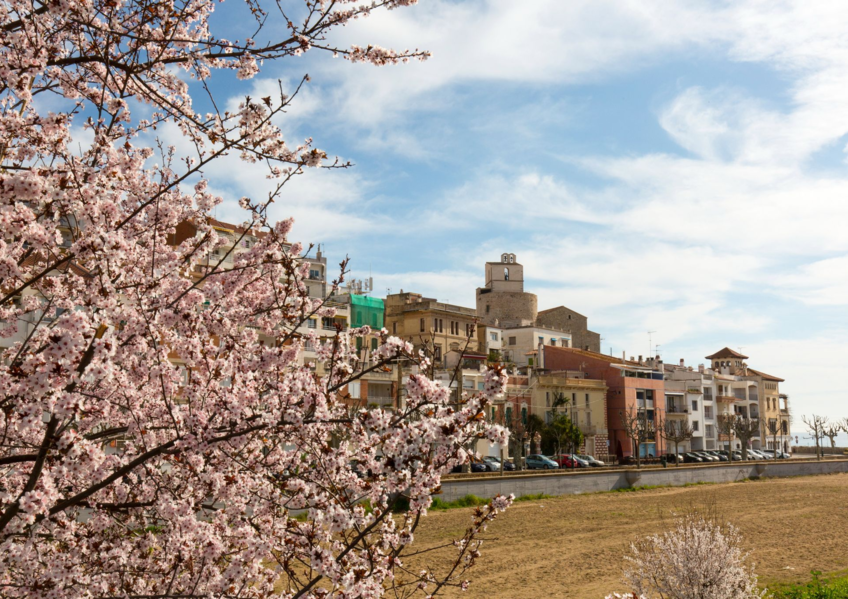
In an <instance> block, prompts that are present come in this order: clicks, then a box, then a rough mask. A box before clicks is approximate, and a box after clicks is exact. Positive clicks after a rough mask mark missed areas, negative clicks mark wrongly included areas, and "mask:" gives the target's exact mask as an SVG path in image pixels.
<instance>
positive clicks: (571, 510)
mask: <svg viewBox="0 0 848 599" xmlns="http://www.w3.org/2000/svg"><path fill="white" fill-rule="evenodd" d="M711 506H712V507H713V508H715V509H716V510H717V511H718V514H719V516H720V517H721V518H722V519H723V520H725V521H728V522H730V523H732V524H734V525H735V526H737V527H738V528H739V529H740V531H741V533H742V535H743V539H744V544H745V547H746V549H747V550H748V551H750V553H751V557H750V558H749V559H750V560H751V561H752V562H753V563H755V571H756V572H757V574H758V575H759V578H760V583H761V584H762V585H763V586H768V585H771V584H774V583H792V582H801V581H806V580H808V579H809V575H810V571H811V570H821V571H823V572H836V571H841V570H845V569H846V568H848V474H832V475H823V476H804V477H794V478H782V479H767V480H760V481H745V482H738V483H728V484H720V485H701V486H693V487H684V488H664V489H653V490H643V491H636V492H629V493H599V494H592V495H574V496H566V497H557V498H552V499H544V500H541V501H531V502H525V503H517V504H515V505H514V506H513V507H512V508H510V509H509V510H508V511H507V512H506V513H505V514H502V515H501V516H500V517H499V518H498V520H496V521H495V522H494V523H493V524H492V525H491V526H490V527H489V530H488V532H487V535H486V538H487V539H489V540H487V541H486V543H484V545H483V548H482V552H483V557H482V558H481V560H480V561H479V562H478V564H477V566H476V567H475V568H473V569H472V570H471V571H470V574H469V578H471V580H472V584H471V587H470V589H469V590H468V591H467V592H466V593H460V592H458V591H455V592H454V591H448V592H447V593H446V594H445V596H448V597H451V596H462V597H467V598H472V597H473V598H476V597H485V598H487V599H491V598H494V597H505V598H510V599H512V598H515V599H518V598H524V597H527V598H534V599H535V598H554V597H557V598H558V597H578V598H581V599H583V598H587V599H588V598H595V597H604V594H605V593H608V592H611V591H615V590H618V591H623V590H626V589H625V587H624V585H623V584H622V582H621V570H622V565H623V560H622V556H623V555H624V554H625V553H626V552H627V550H628V547H629V544H630V542H631V541H633V540H635V539H637V538H640V537H642V536H645V535H649V534H653V533H657V532H662V531H663V530H666V529H667V528H668V527H669V526H670V524H671V520H672V519H673V517H674V515H675V514H678V513H681V512H684V511H687V510H691V509H693V508H695V509H706V508H709V507H711ZM470 512H471V510H470V509H454V510H448V511H445V512H432V513H431V514H430V515H429V516H428V517H427V518H426V519H425V522H424V524H423V525H422V527H421V528H419V530H418V533H417V534H416V537H415V544H416V548H423V547H426V546H432V545H436V544H439V543H440V542H445V541H446V540H448V539H451V538H457V537H459V536H460V535H461V534H462V533H463V532H464V530H465V528H466V527H467V526H468V524H469V523H470ZM425 555H426V556H427V560H429V561H428V563H432V564H434V565H435V564H437V563H439V562H443V560H446V559H447V554H445V553H435V552H434V553H428V554H425Z"/></svg>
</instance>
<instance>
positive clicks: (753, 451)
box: [748, 449, 766, 460]
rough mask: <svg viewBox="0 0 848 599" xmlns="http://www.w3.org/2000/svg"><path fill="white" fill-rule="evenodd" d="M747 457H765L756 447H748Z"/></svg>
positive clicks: (759, 458)
mask: <svg viewBox="0 0 848 599" xmlns="http://www.w3.org/2000/svg"><path fill="white" fill-rule="evenodd" d="M748 459H749V460H764V459H766V456H764V455H763V454H761V453H760V452H759V451H757V450H756V449H749V450H748Z"/></svg>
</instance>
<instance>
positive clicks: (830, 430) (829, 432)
mask: <svg viewBox="0 0 848 599" xmlns="http://www.w3.org/2000/svg"><path fill="white" fill-rule="evenodd" d="M841 432H842V427H841V426H840V425H839V424H838V423H836V422H834V423H831V424H828V425H827V426H824V427H823V428H822V438H824V437H827V438H828V440H829V441H830V448H831V449H832V450H834V451H833V452H832V453H836V451H835V450H836V437H838V436H839V433H841ZM822 453H824V451H822Z"/></svg>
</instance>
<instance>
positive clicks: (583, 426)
mask: <svg viewBox="0 0 848 599" xmlns="http://www.w3.org/2000/svg"><path fill="white" fill-rule="evenodd" d="M530 392H531V406H532V407H531V410H532V413H533V414H537V415H539V416H541V417H542V418H543V419H544V421H545V422H550V421H551V420H553V417H554V415H555V414H557V413H561V414H567V415H568V416H569V417H570V418H571V420H572V422H575V423H576V424H577V425H578V426H579V427H580V430H581V431H583V435H584V437H585V442H584V444H585V449H584V450H583V451H584V452H585V453H587V454H589V455H592V456H595V457H598V458H600V459H601V460H603V461H606V458H607V456H608V454H609V448H608V445H607V439H608V438H609V437H608V436H607V402H606V398H607V385H606V383H605V382H604V381H602V380H596V379H588V378H585V377H584V376H583V373H581V372H579V371H578V372H574V371H561V372H550V373H547V372H540V373H537V374H534V375H533V376H532V377H531V378H530ZM563 402H564V403H563ZM558 403H561V404H563V405H560V406H558V405H557V404H558Z"/></svg>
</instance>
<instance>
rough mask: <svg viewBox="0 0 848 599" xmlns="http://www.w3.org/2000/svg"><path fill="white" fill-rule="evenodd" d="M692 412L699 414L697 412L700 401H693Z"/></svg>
mask: <svg viewBox="0 0 848 599" xmlns="http://www.w3.org/2000/svg"><path fill="white" fill-rule="evenodd" d="M692 411H693V412H697V411H698V400H697V399H693V400H692Z"/></svg>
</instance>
